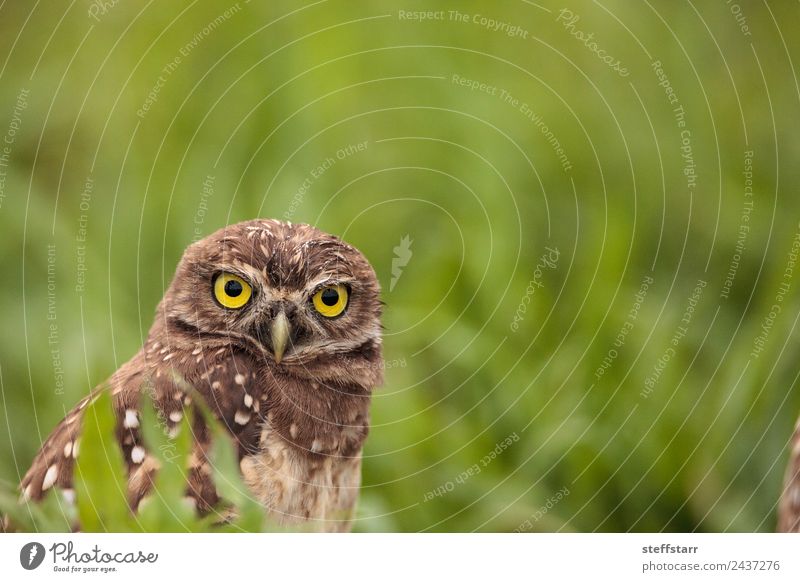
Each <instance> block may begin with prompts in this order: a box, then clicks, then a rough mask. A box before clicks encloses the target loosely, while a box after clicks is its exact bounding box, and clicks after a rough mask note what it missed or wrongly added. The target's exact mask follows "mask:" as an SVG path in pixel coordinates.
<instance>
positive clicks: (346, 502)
mask: <svg viewBox="0 0 800 582" xmlns="http://www.w3.org/2000/svg"><path fill="white" fill-rule="evenodd" d="M260 444H261V450H260V451H259V452H258V453H257V454H255V455H250V456H247V457H244V458H243V459H242V462H241V469H242V475H243V476H244V480H245V483H247V485H248V486H249V487H250V489H251V490H252V491H253V493H254V494H255V495H256V497H257V498H258V499H259V501H261V503H263V504H264V506H265V507H266V509H267V510H268V512H269V513H270V515H271V516H272V517H274V518H275V519H276V521H277V522H278V523H280V524H282V525H297V524H306V525H307V527H308V529H310V530H313V531H348V530H349V529H350V527H351V522H352V518H353V514H354V511H355V505H356V501H357V499H358V491H359V487H360V485H361V451H360V448H359V450H358V451H357V452H356V453H355V454H352V455H350V456H339V455H309V454H308V453H307V452H304V451H302V450H301V449H299V448H297V447H296V446H295V445H292V444H290V443H288V442H287V441H286V440H284V439H283V438H282V437H281V436H279V435H278V433H277V432H275V431H274V430H272V429H271V428H270V427H269V425H267V426H265V427H264V429H263V430H262V433H261V442H260Z"/></svg>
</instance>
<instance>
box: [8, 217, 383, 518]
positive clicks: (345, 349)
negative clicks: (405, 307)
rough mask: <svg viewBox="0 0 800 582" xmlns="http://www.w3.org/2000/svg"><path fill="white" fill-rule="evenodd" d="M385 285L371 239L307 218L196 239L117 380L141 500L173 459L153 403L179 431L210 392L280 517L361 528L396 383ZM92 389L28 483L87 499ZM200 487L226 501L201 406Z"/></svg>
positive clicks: (195, 456)
mask: <svg viewBox="0 0 800 582" xmlns="http://www.w3.org/2000/svg"><path fill="white" fill-rule="evenodd" d="M381 305H382V304H381V301H380V287H379V284H378V281H377V278H376V276H375V272H374V270H373V269H372V267H371V266H370V264H369V262H368V261H367V259H366V258H365V257H364V255H363V254H361V253H360V252H359V251H358V250H357V249H355V248H354V247H352V246H350V245H349V244H347V243H345V242H343V241H342V240H340V239H339V238H337V237H335V236H332V235H330V234H326V233H324V232H321V231H320V230H317V229H316V228H314V227H312V226H309V225H306V224H291V223H287V222H280V221H276V220H253V221H248V222H243V223H239V224H235V225H232V226H227V227H225V228H223V229H221V230H219V231H217V232H215V233H214V234H212V235H210V236H208V237H207V238H204V239H202V240H200V241H198V242H195V243H194V244H192V245H190V246H189V247H188V248H187V249H186V251H185V252H184V254H183V257H182V259H181V261H180V263H179V265H178V267H177V271H176V273H175V277H174V278H173V280H172V282H171V283H170V285H169V288H168V289H167V291H166V293H165V294H164V297H163V299H162V300H161V302H160V303H159V305H158V308H157V310H156V317H155V322H154V323H153V326H152V328H151V329H150V332H149V333H148V336H147V341H146V342H145V343H144V345H143V346H142V348H141V350H140V351H139V352H138V353H137V354H136V355H134V356H133V358H131V360H130V361H128V362H127V363H125V364H124V365H123V366H121V367H120V368H119V369H118V370H117V371H116V372H115V373H114V374H113V375H112V376H111V378H110V379H109V380H108V381H107V382H106V383H105V384H104V385H103V387H102V388H98V389H97V390H110V392H111V399H112V402H113V406H114V412H115V415H116V432H115V436H116V439H117V441H118V444H119V446H120V447H121V449H122V452H123V454H124V458H125V461H126V464H127V483H128V491H127V494H128V501H129V504H130V506H131V508H132V509H133V510H134V511H135V510H136V509H137V508H138V506H139V504H140V503H141V502H142V500H143V499H144V498H146V496H147V495H148V493H150V492H151V490H152V487H153V480H154V477H155V474H156V473H157V471H158V469H159V464H158V461H157V460H156V458H155V457H154V456H152V455H150V454H148V450H147V444H146V443H145V442H143V440H142V433H141V430H140V421H141V408H140V407H141V406H143V403H146V402H147V401H152V403H153V405H154V406H155V408H156V411H157V412H158V417H159V418H160V419H161V420H162V422H163V423H164V424H165V426H164V427H163V428H164V429H165V430H167V431H168V433H172V434H174V432H175V431H176V430H177V429H178V428H179V424H180V423H181V420H182V418H183V416H184V415H185V414H186V413H187V410H188V409H190V408H193V407H197V406H198V405H197V403H195V402H193V401H192V397H193V396H194V397H195V398H202V400H203V401H204V402H205V405H206V406H207V407H208V408H209V409H210V410H211V412H212V413H213V415H214V416H216V417H217V419H218V420H219V421H220V423H221V424H222V425H223V426H224V427H226V429H227V431H228V432H229V433H230V436H231V438H232V439H233V441H234V443H235V446H236V447H237V449H238V455H239V466H240V468H241V473H242V476H243V480H244V482H245V483H246V484H247V485H248V486H249V488H250V489H251V490H252V492H253V494H254V496H255V497H256V499H258V500H259V501H260V502H261V504H263V506H264V507H265V509H266V511H267V512H268V513H269V514H270V515H271V516H272V517H273V518H274V520H276V521H277V522H278V523H280V524H284V525H295V524H303V526H304V527H308V528H309V529H314V530H321V531H343V530H348V529H349V528H350V525H351V521H352V516H353V512H354V508H355V504H356V501H357V498H358V492H359V486H360V481H361V451H362V447H363V445H364V440H365V439H366V437H367V432H368V430H369V405H370V397H371V393H372V390H373V389H374V388H376V387H377V386H379V385H380V384H381V383H382V381H383V360H382V356H381V330H382V327H381V323H380V317H381ZM96 395H97V391H95V392H93V393H92V394H90V395H89V396H87V397H86V398H84V399H83V400H82V401H81V402H80V403H79V404H78V405H77V406H76V407H75V408H74V409H72V411H71V412H70V413H69V414H67V416H66V418H64V420H63V421H62V422H61V423H60V424H59V425H58V426H57V427H56V428H55V430H54V431H53V432H52V433H51V434H50V436H49V437H48V438H47V440H46V441H45V443H44V445H43V446H42V448H41V450H40V451H39V453H38V454H37V456H36V458H35V459H34V461H33V464H32V466H31V468H30V470H29V471H28V472H27V474H26V475H25V477H24V479H23V480H22V483H21V486H20V487H21V491H22V496H23V498H24V499H27V500H38V499H41V498H42V496H43V495H44V494H46V493H47V491H48V490H49V489H51V488H53V487H59V488H61V489H62V490H63V491H64V494H65V496H66V497H68V498H71V497H74V489H73V486H72V482H73V467H74V463H75V459H76V458H77V457H78V455H79V443H80V426H81V417H82V411H83V410H84V409H85V407H86V405H87V404H88V403H89V402H90V401H91V400H92V399H93V398H94V397H96ZM192 416H193V421H192V422H193V425H192V439H193V442H192V453H191V455H190V457H189V467H188V470H187V485H186V495H187V497H188V498H190V499H191V500H193V502H194V503H196V506H197V509H198V511H200V512H209V511H211V510H212V508H214V507H215V506H216V505H217V503H218V502H219V501H220V499H219V497H218V494H217V491H216V490H215V487H214V483H213V482H212V479H211V477H210V475H211V468H210V464H209V463H210V461H209V458H208V456H207V453H208V451H209V444H210V443H209V437H210V431H209V427H208V426H207V425H206V424H205V421H204V420H203V416H202V415H201V414H193V415H192Z"/></svg>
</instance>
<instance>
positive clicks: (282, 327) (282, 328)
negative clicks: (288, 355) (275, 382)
mask: <svg viewBox="0 0 800 582" xmlns="http://www.w3.org/2000/svg"><path fill="white" fill-rule="evenodd" d="M290 331H291V328H290V325H289V320H288V319H287V318H286V314H285V313H284V312H283V311H280V312H278V315H277V316H276V317H275V319H273V320H272V324H271V326H270V339H271V340H272V355H273V356H274V357H275V363H277V364H280V363H281V360H282V359H283V353H284V352H285V351H286V344H287V343H289V335H290Z"/></svg>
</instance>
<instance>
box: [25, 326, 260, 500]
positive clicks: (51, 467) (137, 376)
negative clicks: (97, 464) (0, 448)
mask: <svg viewBox="0 0 800 582" xmlns="http://www.w3.org/2000/svg"><path fill="white" fill-rule="evenodd" d="M254 369H255V366H254V362H253V360H252V358H251V357H250V356H248V355H247V354H244V353H237V352H235V351H234V350H233V349H232V348H231V347H230V346H225V347H218V346H217V347H215V349H213V350H208V349H203V348H202V347H201V346H199V345H198V346H196V347H195V348H194V350H192V351H189V350H186V351H181V352H174V351H170V350H167V351H166V352H165V351H164V348H161V346H160V345H159V344H158V342H155V343H154V344H153V345H149V346H146V349H143V350H142V351H141V352H139V353H138V354H137V355H136V356H135V357H134V358H133V359H132V360H130V361H129V362H128V363H127V364H125V365H124V366H122V367H121V368H120V369H119V370H118V371H117V372H116V373H115V374H114V375H113V376H112V377H111V379H110V380H109V382H108V383H107V384H106V385H104V386H103V387H101V388H98V389H97V390H95V391H94V392H93V393H92V394H90V395H89V396H86V397H85V398H83V399H82V400H81V401H80V402H79V403H78V405H77V406H75V408H73V409H72V410H71V411H70V412H69V413H68V414H67V415H66V417H65V418H64V419H63V420H62V421H61V422H60V423H59V424H58V426H56V428H55V429H54V430H53V431H52V432H51V433H50V435H49V436H48V437H47V439H46V440H45V442H44V444H43V445H42V448H41V449H40V451H39V453H38V454H37V455H36V457H35V458H34V460H33V462H32V464H31V467H30V469H29V470H28V472H27V473H26V475H25V477H24V478H23V480H22V483H21V485H20V488H21V490H22V495H23V499H30V500H39V499H41V498H42V497H43V496H44V495H45V494H46V493H47V491H48V490H49V489H51V488H52V487H59V488H61V489H62V490H63V491H64V495H65V497H66V498H67V499H68V500H71V498H72V497H73V496H74V493H73V472H74V467H75V459H77V458H78V455H79V448H80V427H81V421H82V417H83V411H84V409H85V408H86V406H87V405H88V404H89V403H90V402H91V401H93V399H95V398H96V397H97V396H98V395H99V394H100V392H101V391H103V390H110V391H111V395H112V402H113V406H114V412H115V415H116V430H115V437H116V440H117V442H118V444H119V446H120V447H121V449H122V452H123V455H124V458H125V462H126V465H127V469H128V497H129V503H130V505H131V507H132V508H133V509H136V508H137V507H138V505H139V503H140V501H141V500H142V498H143V497H145V496H146V495H147V493H148V492H149V491H150V490H151V489H152V486H153V480H154V478H155V474H156V472H157V470H158V461H157V460H156V459H155V458H154V457H153V456H150V455H148V452H147V447H146V444H145V443H144V442H143V437H142V434H141V430H140V418H141V415H140V407H141V406H142V403H143V402H146V399H145V397H148V399H150V400H151V401H152V403H153V405H154V407H155V410H156V413H157V416H158V418H159V421H160V422H161V423H162V428H163V430H164V431H165V432H166V433H167V434H168V435H170V436H174V435H175V433H176V431H177V430H178V427H179V425H180V423H181V421H182V420H183V416H184V413H185V411H186V409H187V408H189V407H194V408H196V407H197V404H196V403H195V402H193V401H192V397H193V396H197V395H200V396H201V397H202V399H203V401H204V402H205V404H206V406H207V407H208V408H209V409H210V411H211V412H212V413H213V415H214V416H215V417H216V418H217V419H218V420H219V421H220V422H221V423H222V424H223V425H224V426H225V427H226V428H227V430H228V431H229V432H230V434H231V436H232V437H233V439H234V441H235V443H236V445H237V447H238V450H239V456H240V457H242V456H244V455H247V454H251V453H252V452H254V451H256V450H257V447H258V438H259V432H260V429H259V422H257V420H258V419H259V418H260V410H261V403H262V401H263V400H264V398H265V396H264V394H262V391H261V390H260V386H261V383H260V382H255V381H254V380H255V377H256V374H255V372H254ZM196 412H197V411H196ZM191 428H192V440H193V445H192V446H193V448H192V453H191V456H190V459H189V470H188V477H187V479H188V483H187V492H186V493H187V495H188V496H190V497H192V498H194V499H195V501H196V502H197V505H198V508H199V509H200V510H201V511H207V510H209V509H210V508H211V507H213V506H214V505H215V504H216V503H217V502H218V500H219V498H218V496H217V493H216V489H215V487H214V485H213V481H212V479H211V473H212V471H211V468H210V464H209V460H208V456H207V453H208V449H209V446H210V431H209V429H208V427H207V425H206V423H205V421H204V418H203V415H202V414H199V413H196V414H194V415H193V424H192V427H191Z"/></svg>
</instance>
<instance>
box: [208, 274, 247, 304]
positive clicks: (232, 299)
mask: <svg viewBox="0 0 800 582" xmlns="http://www.w3.org/2000/svg"><path fill="white" fill-rule="evenodd" d="M252 294H253V288H252V287H250V283H248V282H247V281H245V280H244V279H242V278H241V277H237V276H236V275H232V274H231V273H220V274H219V275H218V276H217V278H216V279H215V280H214V297H216V298H217V301H219V303H220V305H222V306H223V307H227V308H228V309H239V308H241V307H244V306H245V304H246V303H247V302H248V301H250V296H251V295H252Z"/></svg>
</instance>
